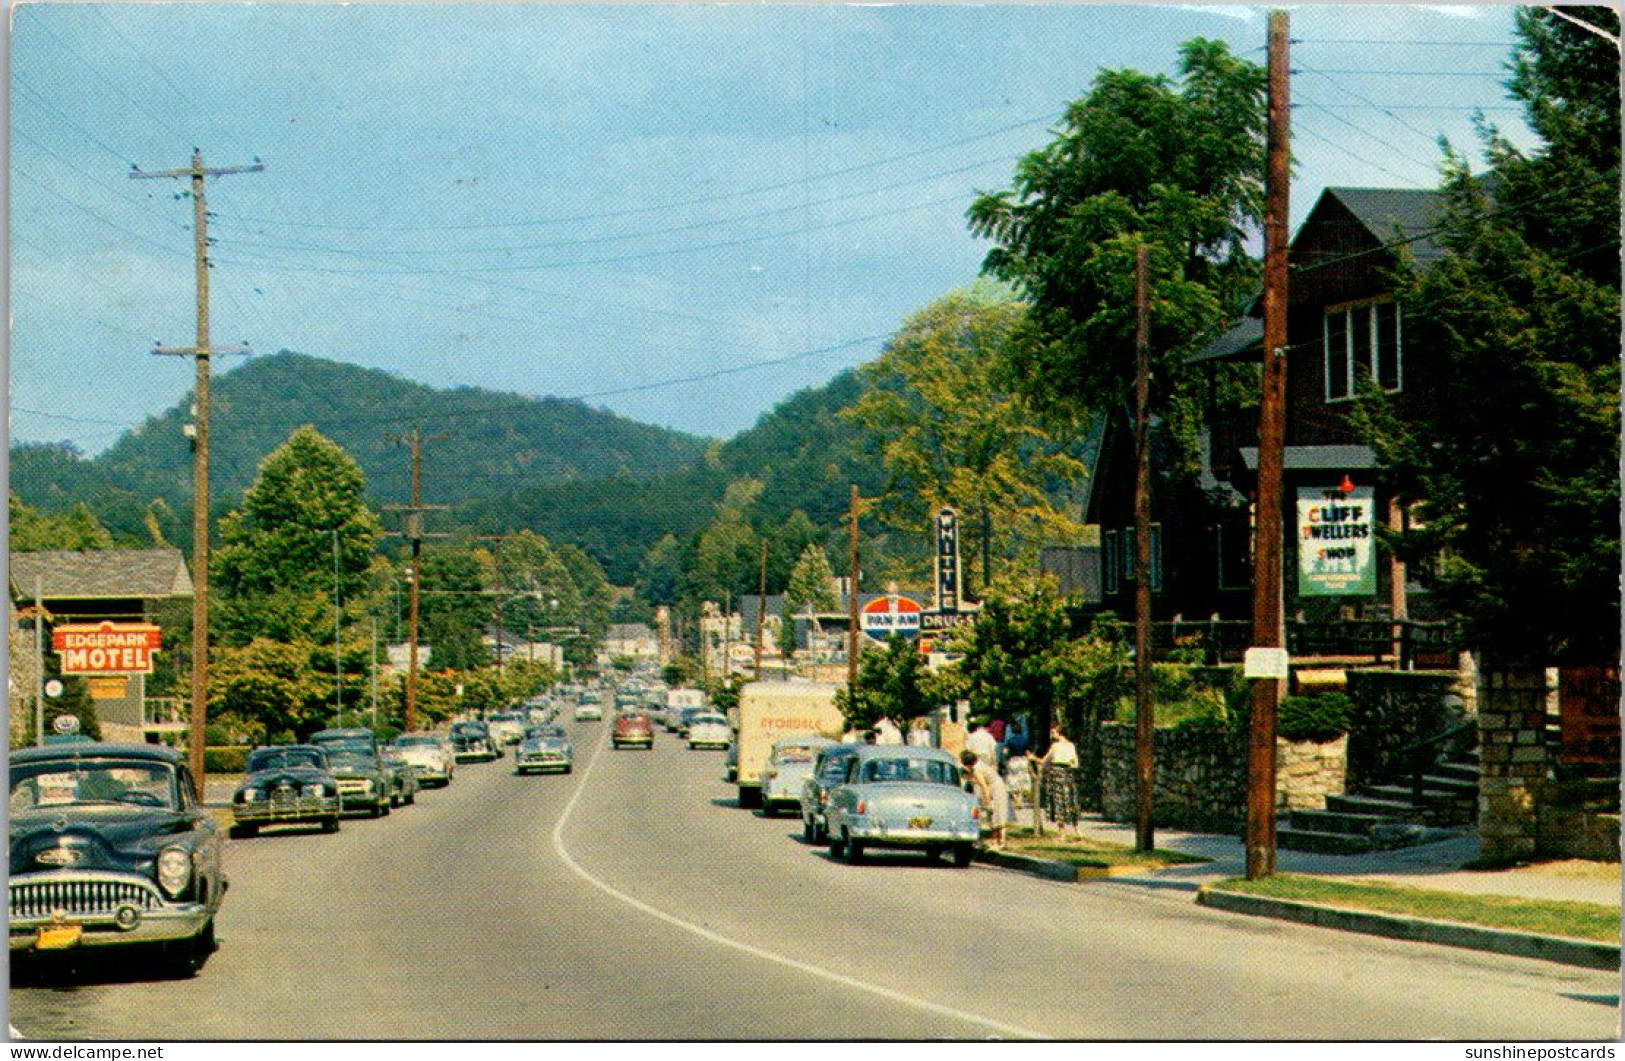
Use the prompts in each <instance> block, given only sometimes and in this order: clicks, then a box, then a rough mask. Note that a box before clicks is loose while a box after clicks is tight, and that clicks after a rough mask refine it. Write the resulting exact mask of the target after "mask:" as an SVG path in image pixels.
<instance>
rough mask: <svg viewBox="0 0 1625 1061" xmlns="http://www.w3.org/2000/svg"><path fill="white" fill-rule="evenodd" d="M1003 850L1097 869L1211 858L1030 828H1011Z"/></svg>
mask: <svg viewBox="0 0 1625 1061" xmlns="http://www.w3.org/2000/svg"><path fill="white" fill-rule="evenodd" d="M1005 849H1006V850H1007V851H1011V852H1013V853H1015V854H1018V855H1031V856H1032V857H1034V858H1047V859H1050V860H1052V861H1055V862H1066V863H1069V864H1071V865H1074V866H1092V867H1098V868H1111V867H1118V866H1129V867H1135V868H1144V869H1154V868H1156V867H1158V866H1172V865H1181V864H1186V863H1194V862H1207V861H1210V860H1209V859H1205V858H1201V857H1199V856H1197V855H1187V854H1184V853H1182V852H1179V851H1166V850H1164V849H1162V848H1154V849H1153V850H1151V851H1149V852H1142V851H1136V850H1134V849H1133V848H1132V847H1128V846H1126V845H1124V844H1114V843H1111V842H1109V841H1105V840H1094V839H1090V838H1089V837H1078V838H1076V839H1068V838H1065V837H1061V836H1035V835H1033V833H1032V831H1031V830H1030V829H1020V830H1015V831H1012V832H1011V833H1010V834H1009V838H1008V842H1007V847H1006V848H1005Z"/></svg>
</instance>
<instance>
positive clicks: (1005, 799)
mask: <svg viewBox="0 0 1625 1061" xmlns="http://www.w3.org/2000/svg"><path fill="white" fill-rule="evenodd" d="M959 761H960V762H961V763H962V764H964V768H965V772H966V773H967V775H968V777H969V780H970V784H971V792H973V793H974V794H975V796H976V802H977V803H979V804H981V807H982V815H983V817H984V818H986V820H987V829H988V832H987V846H988V848H989V849H991V850H993V851H999V850H1002V849H1003V848H1004V827H1005V826H1006V825H1007V824H1009V821H1010V791H1009V790H1008V789H1007V788H1005V785H1004V778H1002V777H1000V776H999V772H998V771H997V770H995V769H994V768H993V765H992V764H991V763H987V762H983V761H982V760H981V759H980V758H978V757H977V755H976V753H975V752H973V751H971V750H970V749H969V748H966V749H965V750H964V751H962V752H960V753H959Z"/></svg>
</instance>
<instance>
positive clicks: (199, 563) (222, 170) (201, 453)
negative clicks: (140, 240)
mask: <svg viewBox="0 0 1625 1061" xmlns="http://www.w3.org/2000/svg"><path fill="white" fill-rule="evenodd" d="M264 170H265V166H264V164H263V163H261V162H260V160H259V159H257V158H256V159H255V160H254V162H253V164H252V165H249V166H219V167H215V168H212V169H210V168H207V167H205V166H204V165H203V153H202V152H201V151H199V150H198V149H197V148H193V149H192V164H191V165H190V166H187V167H185V168H183V169H168V170H160V171H159V172H156V173H146V172H144V171H142V170H139V169H133V168H132V169H131V171H130V177H131V179H132V180H141V179H155V178H163V179H174V178H181V177H184V178H189V179H190V180H191V182H192V253H193V258H194V259H195V261H194V266H195V270H196V272H197V343H196V345H194V346H191V347H164V346H155V347H154V348H153V351H152V352H153V353H154V354H163V355H173V356H179V357H191V358H193V359H194V360H195V361H196V364H197V371H196V377H197V379H196V383H195V384H194V386H193V401H194V403H195V404H196V406H197V435H196V437H195V438H194V439H193V440H192V713H191V718H190V724H189V725H188V727H187V737H186V757H187V762H188V765H190V767H191V769H192V783H193V784H194V785H195V786H196V787H197V798H198V800H199V801H200V802H201V801H202V799H203V745H204V740H205V737H204V727H205V724H206V722H207V719H208V710H209V357H210V356H211V355H213V354H246V353H248V347H247V345H246V344H245V345H244V346H241V347H233V348H230V349H220V350H216V349H213V348H211V347H210V346H209V237H208V208H207V205H206V202H205V198H204V192H203V182H204V179H205V178H208V177H226V176H230V175H231V174H234V173H261V172H263V171H264Z"/></svg>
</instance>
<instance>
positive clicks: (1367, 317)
mask: <svg viewBox="0 0 1625 1061" xmlns="http://www.w3.org/2000/svg"><path fill="white" fill-rule="evenodd" d="M1402 317H1403V314H1402V313H1401V312H1400V307H1399V304H1398V303H1397V302H1394V301H1393V300H1391V299H1388V300H1384V301H1382V302H1363V303H1359V304H1357V305H1352V306H1337V307H1333V308H1330V309H1328V310H1327V311H1326V331H1325V352H1326V400H1327V401H1328V402H1335V401H1343V400H1345V399H1348V398H1351V397H1353V395H1354V390H1355V387H1356V386H1357V385H1358V381H1360V380H1364V379H1372V380H1375V381H1376V383H1377V386H1379V387H1381V388H1382V389H1383V390H1385V391H1390V392H1391V391H1397V390H1399V389H1400V387H1401V385H1402V384H1403V383H1404V359H1403V357H1402V346H1401V338H1402V336H1401V333H1402V331H1403V321H1402Z"/></svg>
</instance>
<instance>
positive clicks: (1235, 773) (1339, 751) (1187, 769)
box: [1100, 722, 1348, 832]
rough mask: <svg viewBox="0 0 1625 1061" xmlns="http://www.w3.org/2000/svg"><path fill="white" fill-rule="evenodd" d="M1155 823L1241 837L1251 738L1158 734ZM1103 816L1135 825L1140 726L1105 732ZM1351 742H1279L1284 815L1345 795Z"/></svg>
mask: <svg viewBox="0 0 1625 1061" xmlns="http://www.w3.org/2000/svg"><path fill="white" fill-rule="evenodd" d="M1153 749H1154V750H1153V753H1152V754H1153V757H1154V763H1153V794H1152V815H1151V816H1152V821H1153V822H1154V824H1156V825H1159V826H1167V827H1169V828H1175V829H1192V830H1198V831H1207V832H1239V831H1240V829H1241V824H1242V822H1244V821H1245V820H1246V816H1247V737H1246V734H1244V733H1232V732H1229V731H1227V730H1218V729H1159V730H1157V731H1156V737H1155V743H1154V745H1153ZM1100 750H1101V814H1102V816H1103V817H1105V818H1106V820H1108V821H1114V822H1132V821H1134V820H1135V819H1136V816H1137V814H1138V807H1137V803H1136V800H1137V785H1136V783H1135V772H1134V727H1133V726H1131V725H1128V724H1126V723H1122V722H1107V723H1105V724H1103V725H1102V726H1101V727H1100ZM1347 753H1348V741H1347V738H1346V737H1340V738H1338V739H1337V740H1335V741H1330V742H1328V743H1326V744H1308V743H1303V744H1289V743H1287V742H1286V741H1277V742H1276V764H1275V778H1276V804H1277V806H1279V807H1280V808H1281V809H1282V810H1324V809H1325V806H1326V797H1327V796H1329V795H1341V794H1342V792H1343V791H1344V787H1343V786H1344V779H1345V777H1346V776H1347V762H1348V754H1347Z"/></svg>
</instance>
